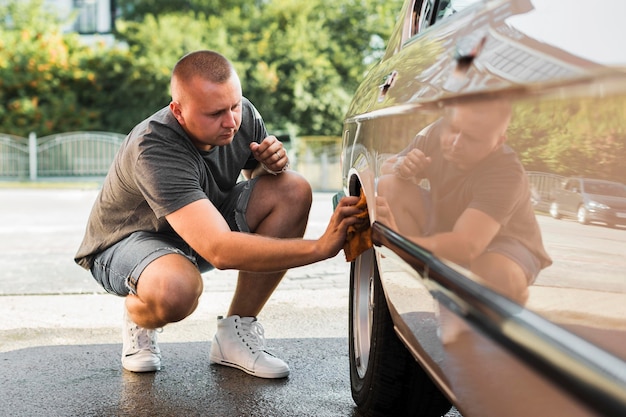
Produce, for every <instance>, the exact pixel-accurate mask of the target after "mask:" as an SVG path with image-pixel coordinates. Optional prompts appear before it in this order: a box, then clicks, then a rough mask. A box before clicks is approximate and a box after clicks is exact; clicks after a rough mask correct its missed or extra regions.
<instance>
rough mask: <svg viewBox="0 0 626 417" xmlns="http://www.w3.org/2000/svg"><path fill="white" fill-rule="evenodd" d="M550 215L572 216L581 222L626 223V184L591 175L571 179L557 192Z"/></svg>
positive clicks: (556, 217) (609, 224) (559, 216)
mask: <svg viewBox="0 0 626 417" xmlns="http://www.w3.org/2000/svg"><path fill="white" fill-rule="evenodd" d="M550 215H551V216H552V217H554V218H555V219H560V218H562V217H572V218H575V219H576V220H578V222H579V223H581V224H589V223H593V222H600V223H604V224H606V225H607V226H609V227H614V226H615V225H626V186H625V185H624V184H622V183H619V182H615V181H606V180H595V179H589V178H569V179H568V180H567V181H565V182H564V183H563V187H561V188H557V189H556V190H555V191H554V196H553V200H552V202H551V203H550Z"/></svg>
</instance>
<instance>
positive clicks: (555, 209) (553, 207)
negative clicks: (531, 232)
mask: <svg viewBox="0 0 626 417" xmlns="http://www.w3.org/2000/svg"><path fill="white" fill-rule="evenodd" d="M550 216H552V217H553V218H555V219H560V218H561V214H560V213H559V205H558V204H557V203H556V201H553V202H552V203H551V204H550Z"/></svg>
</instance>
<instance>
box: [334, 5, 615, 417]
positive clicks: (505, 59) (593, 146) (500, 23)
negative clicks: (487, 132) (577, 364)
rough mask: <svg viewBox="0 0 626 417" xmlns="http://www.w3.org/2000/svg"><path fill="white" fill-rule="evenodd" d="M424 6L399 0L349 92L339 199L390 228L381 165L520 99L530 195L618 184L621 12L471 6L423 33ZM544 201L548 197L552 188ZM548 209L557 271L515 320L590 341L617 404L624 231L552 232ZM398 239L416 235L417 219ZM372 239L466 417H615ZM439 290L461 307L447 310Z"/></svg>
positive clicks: (398, 306) (547, 236) (404, 335)
mask: <svg viewBox="0 0 626 417" xmlns="http://www.w3.org/2000/svg"><path fill="white" fill-rule="evenodd" d="M414 3H415V2H413V1H407V2H405V5H404V7H403V9H402V11H401V13H400V19H399V21H398V25H397V27H396V30H395V31H394V33H393V35H392V36H391V38H390V40H389V44H388V48H387V51H386V53H385V56H384V57H383V59H382V60H381V61H380V62H379V63H378V64H377V65H376V66H375V67H373V68H372V69H371V71H370V72H369V73H368V75H367V76H366V78H365V79H364V81H363V83H362V84H361V86H360V87H359V89H358V90H357V92H356V93H355V96H354V100H353V102H352V104H351V106H350V108H349V110H348V113H347V115H346V118H345V121H344V131H343V154H342V160H343V165H342V174H343V178H344V193H345V194H351V195H356V194H358V193H359V192H360V190H361V189H362V190H363V193H365V195H366V197H367V200H368V203H369V204H368V210H369V214H370V219H371V221H372V222H373V224H374V225H376V224H380V225H381V229H385V227H386V226H389V224H386V217H385V216H383V213H382V212H380V209H379V208H378V207H377V206H376V204H373V203H372V202H373V201H376V198H377V197H393V196H391V195H387V196H386V195H385V194H384V192H383V190H382V189H381V188H380V183H381V181H382V180H381V179H382V177H383V176H384V173H383V171H384V165H385V163H386V162H388V161H389V160H390V158H392V157H393V156H395V155H397V154H399V153H401V152H402V151H403V150H404V149H405V148H406V147H407V145H408V144H409V143H411V141H412V140H413V139H414V138H415V137H416V135H417V134H418V133H419V132H420V131H423V130H424V129H426V128H427V127H429V126H431V125H432V124H433V123H435V122H436V121H438V120H439V119H442V118H444V117H445V115H446V112H447V111H448V109H449V108H450V107H453V106H458V105H464V104H469V105H473V104H474V103H484V102H490V101H495V100H506V101H507V102H509V103H511V106H512V113H513V116H512V118H511V121H510V123H509V125H508V128H507V143H508V144H509V145H510V146H511V148H512V149H513V150H514V151H515V153H516V154H517V156H518V157H519V160H520V161H521V164H522V165H523V167H524V169H525V170H526V172H527V173H529V175H528V178H529V183H530V185H529V188H532V187H537V188H541V187H542V184H543V183H542V181H543V180H545V179H547V178H549V177H550V176H570V175H583V176H585V177H593V178H599V179H604V180H611V181H618V182H622V183H623V182H624V179H626V168H624V164H623V161H624V159H625V158H626V146H625V145H624V144H626V49H624V48H622V47H620V45H619V43H620V42H619V41H618V40H619V39H624V38H626V37H625V36H626V25H623V24H621V23H619V21H618V19H617V18H616V17H615V16H616V15H622V14H620V13H619V12H620V11H622V12H623V13H626V6H625V5H624V4H623V3H622V2H619V1H612V0H603V1H599V2H594V3H593V4H590V3H583V2H573V3H572V2H564V1H556V0H555V1H552V0H550V1H547V0H541V1H539V0H537V1H529V0H510V1H474V2H471V1H470V2H467V3H466V6H467V7H466V8H465V9H463V10H461V11H459V12H458V13H455V14H453V15H451V16H449V17H445V18H442V19H441V21H439V22H435V23H434V24H431V25H430V27H428V28H427V29H425V30H423V31H421V32H420V33H418V34H415V35H413V34H412V31H413V30H414V29H412V28H413V27H414V26H415V25H414V21H415V20H414V18H413V17H412V16H413V13H412V12H413V9H414ZM574 4H575V5H576V7H572V5H574ZM435 5H436V4H435ZM565 9H567V10H568V11H567V12H564V10H565ZM418 26H419V25H418ZM423 27H424V26H423ZM554 155H560V156H558V157H554ZM530 173H532V174H533V175H530ZM552 183H554V182H551V184H552ZM530 191H531V190H529V191H528V193H529V196H530V195H531V193H530ZM543 191H545V193H542V195H544V196H548V195H550V194H551V193H553V192H554V191H555V190H554V188H553V186H550V189H549V190H547V191H546V190H542V192H543ZM406 198H412V197H411V196H406ZM530 198H531V197H529V199H530ZM545 198H547V197H545ZM538 207H539V206H536V208H537V210H536V220H537V223H538V225H539V228H540V230H541V235H542V239H543V244H544V246H545V248H546V251H547V253H548V254H549V256H550V258H551V260H552V264H551V265H550V266H547V267H545V268H544V269H542V271H541V272H540V274H539V276H538V277H537V279H536V280H535V281H534V282H533V285H531V286H530V287H529V288H528V290H529V296H528V299H527V301H526V302H524V303H516V304H517V307H518V311H519V314H521V315H524V314H531V315H537V317H539V321H541V320H546V321H548V322H549V323H550V324H554V325H557V326H558V329H564V330H566V331H567V333H566V334H567V335H569V336H571V337H572V340H575V341H576V342H573V344H574V345H576V344H578V343H580V345H581V346H585V344H586V343H590V346H593V348H594V349H596V348H597V349H600V351H601V352H602V353H603V354H607V355H608V357H610V358H611V360H615V363H616V364H617V366H616V372H617V373H618V375H617V377H616V379H615V381H613V382H614V383H615V385H614V386H613V388H611V389H615V387H618V388H617V390H618V393H616V394H615V395H616V396H617V398H618V399H617V400H616V401H617V404H618V405H617V407H620V406H622V405H624V404H626V399H625V398H624V395H625V394H624V393H623V392H622V393H621V394H620V392H619V391H620V389H621V390H626V382H625V381H626V374H624V373H623V372H624V370H626V349H625V348H624V346H626V302H625V301H626V279H625V278H626V272H624V271H626V257H624V256H623V254H624V253H626V230H624V229H623V228H616V229H608V228H585V227H579V225H577V224H569V223H570V222H556V221H555V220H554V219H552V218H550V216H548V215H547V209H546V210H545V211H542V210H539V209H538ZM394 214H395V215H396V217H398V216H399V217H402V216H403V215H402V213H394ZM431 215H433V216H434V215H435V214H431ZM400 220H402V219H400ZM410 221H411V220H410V219H409V220H405V222H410ZM570 226H576V227H570ZM391 229H392V231H393V232H396V233H398V234H399V235H400V236H403V237H405V238H406V237H407V236H408V235H409V234H410V233H409V232H408V230H409V229H410V224H409V227H398V226H396V229H394V228H391ZM385 230H386V229H385ZM381 239H382V241H381ZM376 243H377V246H376V252H377V259H378V265H379V269H380V276H381V280H382V282H383V286H384V288H385V295H386V297H387V300H388V304H389V306H390V310H391V311H392V315H393V316H394V323H395V325H396V329H397V332H398V334H399V335H400V338H401V339H402V340H403V341H404V343H405V344H406V345H407V349H408V350H409V351H411V353H412V354H413V356H415V357H416V359H417V360H418V362H419V363H420V364H421V365H422V366H423V367H424V368H425V369H427V371H428V373H429V374H430V375H431V377H432V379H433V380H434V381H435V382H436V383H437V384H438V385H439V386H440V388H441V389H442V391H443V392H445V393H446V395H447V396H448V397H449V398H450V399H451V400H452V402H453V403H454V404H455V405H456V406H457V407H458V408H459V409H460V410H461V412H462V413H463V415H464V416H465V417H470V416H480V417H487V416H492V415H493V416H499V415H536V416H540V415H555V414H556V415H610V414H607V413H609V411H607V410H606V409H603V408H602V406H600V408H595V407H596V406H597V404H594V403H593V400H590V401H591V402H592V403H590V402H589V401H588V400H587V399H585V395H584V393H585V392H587V391H586V390H585V388H580V389H581V390H582V391H583V394H581V395H580V396H579V395H578V394H579V392H578V391H577V390H578V389H579V388H573V389H572V387H570V386H567V383H565V385H564V382H563V381H564V380H565V378H561V377H559V376H558V375H557V374H559V371H555V370H554V369H552V368H551V367H550V366H548V367H547V368H546V367H544V366H536V365H537V360H536V358H535V359H532V358H530V359H529V357H527V356H526V355H525V354H520V351H519V349H518V348H516V347H511V346H512V345H511V344H510V340H511V339H515V337H514V335H511V334H507V331H509V330H508V328H507V325H508V324H507V323H508V321H507V320H504V321H499V320H495V319H493V317H491V316H489V315H486V316H484V317H483V316H479V317H481V319H480V320H478V319H475V318H474V317H473V316H472V314H469V313H468V312H467V311H465V310H464V308H465V307H463V306H465V304H464V302H463V300H462V299H461V298H459V297H460V296H459V295H458V294H456V293H455V290H456V289H457V288H456V287H455V286H454V285H453V286H452V287H451V288H446V287H445V286H444V287H442V286H441V285H442V284H441V282H439V281H437V279H438V278H436V277H433V276H431V275H429V267H427V266H424V265H423V264H421V266H419V265H418V266H416V265H413V264H412V262H411V258H409V259H407V258H406V257H405V256H402V254H399V253H397V251H396V250H392V249H390V248H389V247H387V246H386V245H385V244H384V239H383V238H382V237H381V236H378V237H377V240H376ZM396 249H397V248H396ZM440 261H443V262H444V263H445V265H447V266H448V267H449V268H450V269H451V270H455V271H461V274H462V276H463V277H465V278H466V279H467V280H469V281H471V282H473V283H475V284H477V285H478V286H479V287H478V288H479V290H480V289H481V288H482V289H484V291H493V290H495V289H494V288H492V287H491V286H490V285H488V284H487V283H485V282H484V280H482V279H481V277H477V276H475V275H474V274H471V273H469V272H468V271H467V270H466V269H464V268H463V267H462V266H459V265H457V264H454V263H451V262H449V261H448V260H446V259H440ZM442 288H444V289H445V291H444V289H442ZM442 293H446V294H448V295H449V297H450V299H458V303H456V302H455V303H446V302H442V299H440V298H438V296H437V295H438V294H442ZM498 295H504V296H506V299H507V300H510V299H515V297H514V296H511V295H510V294H506V293H504V292H499V291H496V295H494V296H493V297H494V298H496V297H497V296H498ZM487 300H489V298H487ZM472 308H475V307H472ZM459 318H461V320H460V321H461V324H459V326H467V328H468V329H470V331H469V333H464V332H463V333H462V336H461V337H460V338H457V339H455V338H454V337H453V338H452V339H451V340H450V341H446V337H445V334H444V335H442V332H444V331H445V329H444V328H445V327H446V326H445V325H444V324H443V323H444V322H445V321H446V320H451V321H453V322H456V321H458V320H459ZM513 318H514V317H513ZM513 318H511V319H513ZM476 320H478V321H476ZM492 320H493V321H492ZM490 326H492V327H490ZM491 328H493V329H495V330H494V331H493V332H492V333H490V330H489V329H491ZM503 334H504V335H506V337H504V338H503V337H501V336H502V335H503ZM509 337H510V339H509ZM529 337H530V336H529ZM503 340H504V341H503ZM507 340H508V341H507ZM522 350H523V349H522ZM531 350H532V349H531ZM564 356H567V355H566V354H564ZM568 357H569V356H568ZM553 359H554V360H555V361H557V362H558V358H553ZM609 391H610V390H609ZM625 392H626V391H625ZM622 401H625V402H624V403H623V404H622ZM620 404H621V405H620ZM521 405H526V408H519V407H520V406H521ZM520 410H523V411H520ZM528 410H533V412H532V413H529V412H528ZM515 413H517V414H515Z"/></svg>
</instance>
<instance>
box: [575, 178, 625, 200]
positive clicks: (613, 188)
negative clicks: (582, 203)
mask: <svg viewBox="0 0 626 417" xmlns="http://www.w3.org/2000/svg"><path fill="white" fill-rule="evenodd" d="M585 191H586V192H588V193H589V194H597V195H606V196H613V197H626V189H625V188H624V186H623V185H620V184H613V183H609V182H586V183H585Z"/></svg>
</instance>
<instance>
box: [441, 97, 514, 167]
mask: <svg viewBox="0 0 626 417" xmlns="http://www.w3.org/2000/svg"><path fill="white" fill-rule="evenodd" d="M507 125H508V118H503V117H502V113H501V112H499V111H493V112H492V111H490V108H489V106H488V105H486V104H471V105H459V106H456V107H453V108H451V109H450V112H449V113H448V114H447V115H446V117H445V119H444V128H443V133H442V136H441V149H442V151H443V157H444V158H445V159H446V160H447V161H450V162H452V163H453V164H454V165H456V166H457V167H458V168H459V169H461V170H464V171H466V170H469V169H472V168H473V167H474V166H476V165H477V164H478V163H479V162H480V161H482V160H483V159H485V158H486V157H487V156H488V155H489V154H491V152H493V151H494V150H495V149H497V148H498V147H499V146H500V145H501V144H502V143H503V142H504V139H505V136H504V133H505V131H506V127H507Z"/></svg>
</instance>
